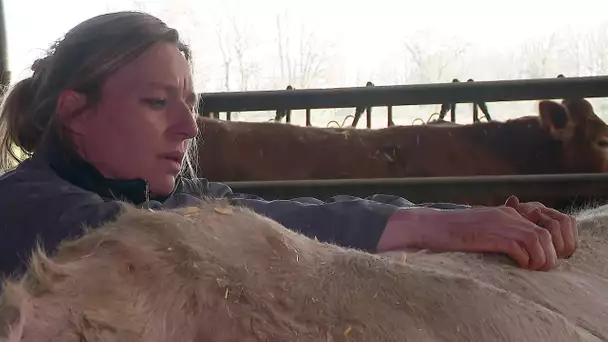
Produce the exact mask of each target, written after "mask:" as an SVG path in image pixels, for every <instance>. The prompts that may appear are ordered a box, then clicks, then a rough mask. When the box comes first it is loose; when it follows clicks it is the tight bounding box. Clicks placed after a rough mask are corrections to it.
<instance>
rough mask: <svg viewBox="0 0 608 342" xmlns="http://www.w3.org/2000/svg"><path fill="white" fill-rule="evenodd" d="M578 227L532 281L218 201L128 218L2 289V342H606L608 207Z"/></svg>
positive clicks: (479, 262) (466, 258)
mask: <svg viewBox="0 0 608 342" xmlns="http://www.w3.org/2000/svg"><path fill="white" fill-rule="evenodd" d="M577 217H578V219H579V223H580V236H581V245H580V248H579V249H578V250H577V252H576V253H575V254H574V256H573V257H572V258H570V259H568V260H565V261H561V264H560V265H559V266H558V267H557V269H556V270H554V271H551V272H535V271H526V270H523V269H519V268H517V267H516V266H514V265H513V263H512V262H511V261H510V260H508V259H507V258H506V257H504V256H497V255H488V254H485V255H482V254H465V253H441V254H433V253H428V252H425V251H419V252H414V253H407V258H405V259H404V255H403V253H391V254H390V257H380V256H375V255H370V254H367V253H363V252H359V251H355V250H349V249H344V248H340V247H337V246H333V245H328V244H323V243H319V242H317V241H314V240H310V239H307V238H305V237H304V236H302V235H299V234H297V233H294V232H291V231H289V230H287V229H285V228H284V227H282V226H280V225H279V224H277V223H276V222H274V221H271V220H269V219H266V218H263V217H261V216H260V215H257V214H254V213H253V212H251V211H249V210H246V209H241V208H234V207H230V206H227V205H226V204H223V203H216V202H209V203H207V204H205V205H204V206H203V207H201V208H186V209H183V210H180V211H177V212H150V211H145V210H137V209H134V208H132V207H130V206H125V212H124V213H123V214H122V215H121V216H120V217H119V218H118V220H117V221H116V222H113V223H108V224H107V225H105V226H104V227H102V228H99V229H96V230H93V231H90V232H88V233H87V234H86V235H85V236H84V237H83V238H80V239H78V240H76V241H72V242H66V243H65V244H64V245H63V247H62V248H61V250H60V252H59V253H58V254H57V255H56V256H54V257H52V258H48V257H47V256H45V254H44V253H42V252H37V253H36V254H35V255H34V256H33V259H32V263H31V268H30V272H29V274H28V275H27V276H26V277H24V278H22V279H20V280H15V281H10V282H8V283H7V284H6V285H5V287H4V293H3V294H2V297H1V298H2V299H1V302H0V336H4V337H0V341H2V342H6V341H9V342H16V341H27V342H29V341H49V342H50V341H62V342H63V341H65V342H71V341H88V342H93V341H95V342H102V341H103V342H110V341H150V342H157V341H416V342H426V341H480V342H481V341H484V342H485V341H518V342H519V341H552V342H560V341H601V340H608V323H607V322H608V266H606V265H608V264H607V263H606V260H608V246H607V245H606V241H607V239H606V238H607V234H606V232H607V231H608V228H606V226H607V225H608V206H604V207H600V208H597V209H593V210H588V211H585V212H582V213H579V214H577ZM3 326H5V329H2V327H3ZM3 331H4V333H3Z"/></svg>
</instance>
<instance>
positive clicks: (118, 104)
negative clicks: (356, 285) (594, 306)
mask: <svg viewBox="0 0 608 342" xmlns="http://www.w3.org/2000/svg"><path fill="white" fill-rule="evenodd" d="M190 60H191V57H190V51H189V49H188V47H187V46H186V45H184V44H183V43H182V42H181V41H180V40H179V37H178V34H177V32H176V31H175V30H173V29H170V28H168V27H167V26H166V25H165V24H164V23H163V22H161V21H160V20H159V19H157V18H155V17H153V16H150V15H148V14H144V13H138V12H119V13H111V14H104V15H100V16H97V17H94V18H92V19H90V20H87V21H85V22H83V23H81V24H79V25H77V26H76V27H74V28H73V29H72V30H71V31H69V32H68V33H67V34H66V36H65V37H64V39H63V40H61V41H59V42H58V43H56V44H55V45H54V46H53V48H52V49H51V51H50V52H49V54H48V56H47V57H46V58H43V59H42V60H39V61H37V62H36V63H34V65H33V66H32V70H33V75H32V76H31V77H29V78H26V79H24V80H22V81H20V82H19V83H17V84H16V85H15V86H14V87H13V89H12V90H11V91H10V92H9V93H8V95H7V97H6V98H5V100H4V105H3V108H2V111H1V113H0V127H1V132H0V141H1V144H2V147H3V151H2V153H3V154H2V156H1V157H2V158H1V160H2V162H3V164H4V166H6V165H7V163H8V162H9V160H10V159H11V157H13V158H14V157H15V155H14V154H13V153H14V152H12V151H14V149H15V146H16V147H18V148H19V149H20V150H21V151H22V152H25V153H27V154H32V157H31V158H28V159H26V160H25V161H23V162H22V163H21V164H20V165H19V166H18V167H17V168H16V169H15V170H12V171H10V172H7V173H6V174H4V175H3V176H2V177H1V178H0V193H2V194H3V196H1V197H0V222H2V224H3V225H2V228H1V230H0V272H2V273H4V274H5V275H6V274H8V273H13V272H21V271H22V270H23V266H24V263H25V261H26V260H27V258H28V255H29V253H30V251H31V250H32V248H33V247H34V246H35V244H36V242H37V241H40V242H41V243H42V245H43V246H44V247H45V248H46V249H47V250H48V251H51V252H52V251H53V250H54V249H55V248H56V247H57V246H58V244H59V243H60V242H61V241H62V240H65V239H68V238H72V237H75V236H78V235H79V234H80V233H81V231H82V227H83V225H86V226H89V227H96V226H98V225H100V224H101V223H102V222H104V221H106V220H112V219H113V218H115V217H116V215H117V214H118V210H119V209H118V208H119V206H118V202H117V201H119V200H122V201H129V202H132V203H134V204H136V205H140V206H141V207H142V208H151V209H167V208H174V207H178V206H184V205H191V204H195V203H197V202H198V201H200V198H202V197H205V196H210V197H225V198H228V199H229V200H230V201H231V202H232V203H233V204H236V205H245V206H249V207H251V208H252V209H253V210H255V211H257V212H259V213H262V214H265V215H267V216H269V217H270V218H272V219H274V220H276V221H278V222H280V223H282V224H283V225H284V226H286V227H287V228H289V229H292V230H295V231H299V232H301V233H303V234H304V235H307V236H309V237H311V238H312V237H316V238H318V239H319V240H322V241H327V242H333V243H336V244H339V245H342V246H348V247H353V248H358V249H362V250H366V251H369V252H380V251H388V250H394V249H403V248H428V249H431V250H436V251H467V252H501V253H506V254H507V255H509V256H510V257H511V258H513V259H514V260H515V261H516V262H517V263H518V264H519V265H520V266H521V267H525V268H529V269H535V270H547V269H550V268H552V267H554V266H555V264H556V261H557V258H558V257H567V256H569V255H570V254H571V253H572V252H573V251H574V250H575V248H576V244H577V231H576V226H575V221H574V219H573V218H572V217H570V216H567V215H564V214H561V213H559V212H557V211H555V210H552V209H548V208H545V207H544V206H542V205H540V204H538V203H523V204H522V203H519V202H518V201H517V199H516V198H511V199H509V200H508V202H507V205H506V206H501V207H493V208H469V207H465V206H456V205H442V206H441V208H443V209H436V208H439V207H440V206H439V205H427V206H416V205H414V204H412V203H410V202H409V201H407V200H405V199H403V198H398V197H395V196H387V195H376V196H372V197H370V198H367V199H360V198H355V197H350V196H337V197H334V198H332V199H330V200H328V201H326V202H323V201H320V200H317V199H311V198H307V199H299V200H291V201H283V200H282V201H265V200H263V199H261V198H259V197H255V196H247V195H242V194H234V193H233V192H232V191H231V189H230V188H229V187H228V186H226V185H223V184H220V183H211V182H208V181H206V180H204V179H190V178H187V177H181V176H180V174H188V173H189V172H191V171H193V170H192V167H193V165H194V161H192V159H191V157H192V156H194V155H195V153H192V151H191V150H190V151H188V149H189V148H190V147H192V146H194V144H191V141H192V140H193V139H194V138H195V137H196V135H197V126H196V124H195V119H194V116H195V108H194V107H195V103H196V96H195V93H194V89H193V86H192V79H191V70H190V64H189V63H190ZM180 171H182V172H180ZM446 207H447V208H448V209H450V208H451V209H457V208H460V209H465V210H446ZM533 222H536V223H539V224H540V225H541V226H543V227H545V228H541V227H539V226H538V225H537V224H535V223H533Z"/></svg>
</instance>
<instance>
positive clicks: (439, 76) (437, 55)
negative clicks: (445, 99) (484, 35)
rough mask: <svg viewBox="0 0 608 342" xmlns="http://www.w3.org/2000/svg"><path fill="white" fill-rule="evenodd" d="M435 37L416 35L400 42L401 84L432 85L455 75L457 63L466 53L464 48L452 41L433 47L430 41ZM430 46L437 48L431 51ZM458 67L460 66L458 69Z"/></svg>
mask: <svg viewBox="0 0 608 342" xmlns="http://www.w3.org/2000/svg"><path fill="white" fill-rule="evenodd" d="M437 38H438V37H435V36H433V35H432V34H431V33H430V32H417V33H416V34H415V35H411V36H409V37H406V39H405V42H404V45H403V47H404V54H405V58H404V67H405V70H404V79H403V80H402V81H404V82H408V81H409V82H415V83H432V82H437V81H444V82H445V81H447V80H448V79H452V78H454V77H455V76H456V75H455V74H458V73H459V72H458V71H456V70H455V69H457V68H459V66H458V64H459V62H462V57H463V55H464V54H465V52H466V51H467V49H468V47H469V46H468V44H465V43H460V42H458V41H456V40H454V39H449V41H450V43H447V41H448V39H441V40H443V42H442V43H443V44H437V42H433V40H437ZM433 46H439V48H437V49H433ZM461 67H462V66H460V68H461Z"/></svg>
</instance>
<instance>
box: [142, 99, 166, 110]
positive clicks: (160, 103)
mask: <svg viewBox="0 0 608 342" xmlns="http://www.w3.org/2000/svg"><path fill="white" fill-rule="evenodd" d="M144 102H145V103H147V104H148V105H150V107H152V108H157V109H160V108H164V107H165V106H166V105H167V100H165V99H144Z"/></svg>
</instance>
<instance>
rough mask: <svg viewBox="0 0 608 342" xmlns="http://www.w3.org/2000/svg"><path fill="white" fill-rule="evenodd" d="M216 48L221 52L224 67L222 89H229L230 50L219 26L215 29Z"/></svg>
mask: <svg viewBox="0 0 608 342" xmlns="http://www.w3.org/2000/svg"><path fill="white" fill-rule="evenodd" d="M215 32H216V35H217V43H218V48H219V49H220V52H221V54H222V67H223V69H224V89H225V90H226V91H230V69H231V68H232V51H231V50H230V46H229V45H228V42H227V41H226V40H227V39H226V38H227V37H226V34H225V33H224V31H223V30H222V28H221V26H219V25H218V27H217V29H216V31H215Z"/></svg>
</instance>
